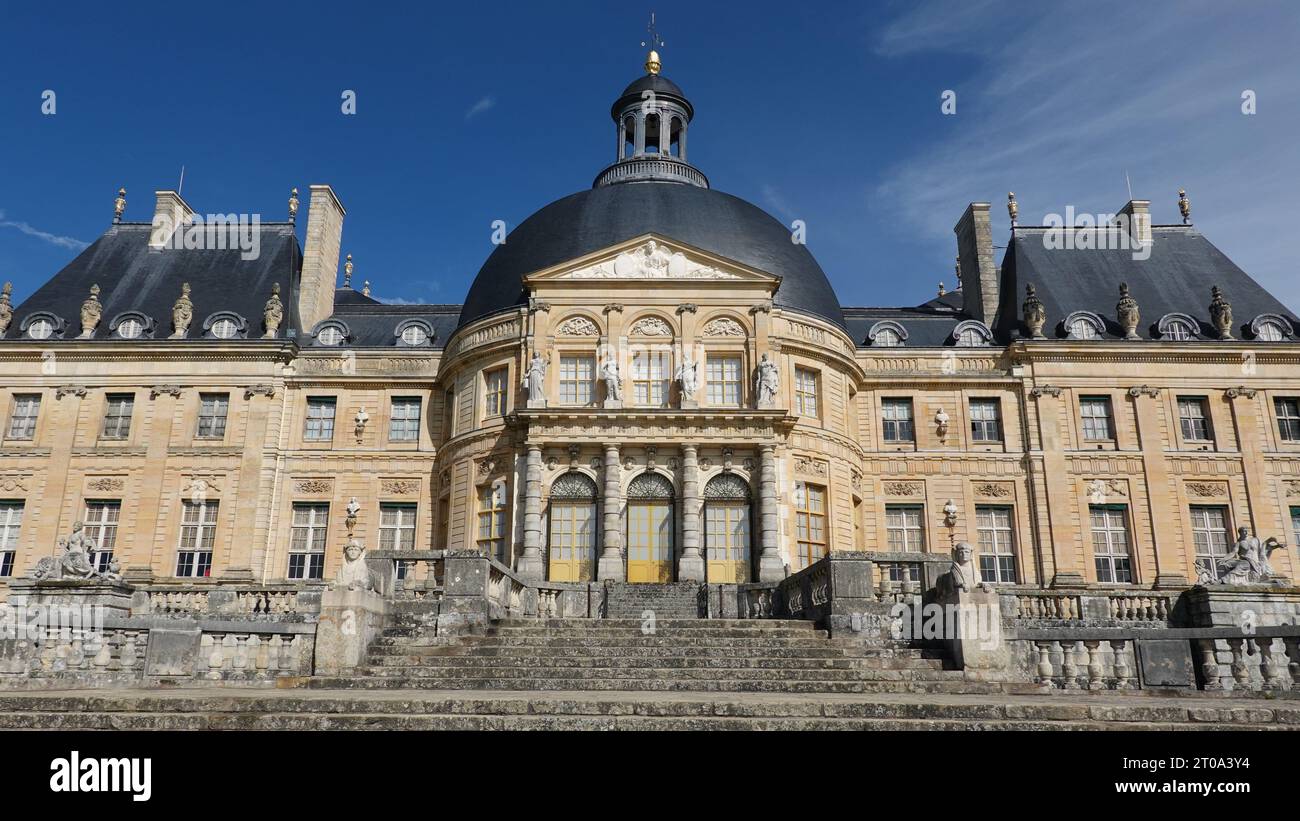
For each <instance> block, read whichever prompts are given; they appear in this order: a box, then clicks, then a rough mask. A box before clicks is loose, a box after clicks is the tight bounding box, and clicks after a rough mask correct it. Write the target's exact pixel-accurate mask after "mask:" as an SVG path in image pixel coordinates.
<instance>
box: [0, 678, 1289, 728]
mask: <svg viewBox="0 0 1300 821" xmlns="http://www.w3.org/2000/svg"><path fill="white" fill-rule="evenodd" d="M465 722H468V723H465ZM1189 728H1198V729H1215V728H1222V729H1283V728H1289V729H1297V728H1300V703H1290V704H1273V703H1269V702H1243V701H1241V700H1233V699H1231V698H1228V697H1215V698H1211V697H1203V696H1197V697H1194V698H1190V697H1189V698H1179V699H1168V698H1149V699H1142V700H1141V701H1138V702H1135V701H1134V700H1133V696H1132V694H1110V695H1104V694H1092V695H1067V694H1063V693H1056V694H1052V695H1007V694H997V695H993V696H988V695H982V694H977V695H966V696H963V695H948V696H940V697H937V698H928V697H926V696H921V695H915V694H874V695H868V696H854V695H821V696H817V695H813V696H807V695H802V696H794V697H789V696H774V695H763V694H750V693H730V694H726V693H724V694H709V695H696V694H693V693H674V694H664V693H644V692H637V693H619V694H606V693H551V692H544V693H519V692H509V691H503V692H497V693H475V692H469V691H458V692H430V691H421V690H411V691H399V692H384V691H382V690H376V691H363V690H355V689H349V690H338V691H333V690H316V689H313V690H274V691H242V692H241V691H231V690H228V689H227V690H220V691H218V690H215V689H208V688H202V689H200V688H195V689H188V688H182V689H176V690H169V691H166V692H157V691H154V692H143V691H139V690H133V691H118V692H114V693H84V692H83V693H64V692H23V693H0V729H142V730H166V729H266V730H270V729H285V730H289V729H748V730H756V729H792V730H793V729H817V730H822V729H825V730H832V729H853V730H864V729H1019V730H1051V729H1126V730H1127V729H1146V730H1151V729H1189Z"/></svg>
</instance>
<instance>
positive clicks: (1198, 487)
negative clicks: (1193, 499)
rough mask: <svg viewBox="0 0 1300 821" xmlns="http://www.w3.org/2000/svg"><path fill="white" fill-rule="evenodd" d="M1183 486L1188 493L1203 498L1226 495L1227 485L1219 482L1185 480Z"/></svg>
mask: <svg viewBox="0 0 1300 821" xmlns="http://www.w3.org/2000/svg"><path fill="white" fill-rule="evenodd" d="M1183 487H1185V488H1187V492H1188V494H1190V495H1192V496H1199V497H1201V498H1205V499H1212V498H1219V497H1224V496H1227V495H1228V486H1227V485H1225V484H1223V483H1221V482H1185V483H1184V484H1183Z"/></svg>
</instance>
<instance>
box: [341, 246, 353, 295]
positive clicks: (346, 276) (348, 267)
mask: <svg viewBox="0 0 1300 821" xmlns="http://www.w3.org/2000/svg"><path fill="white" fill-rule="evenodd" d="M343 287H344V288H351V287H352V255H351V254H348V261H347V262H345V263H343Z"/></svg>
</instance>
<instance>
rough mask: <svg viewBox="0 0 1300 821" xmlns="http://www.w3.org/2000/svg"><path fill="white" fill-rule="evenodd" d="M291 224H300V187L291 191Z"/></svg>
mask: <svg viewBox="0 0 1300 821" xmlns="http://www.w3.org/2000/svg"><path fill="white" fill-rule="evenodd" d="M289 224H290V225H297V224H298V189H297V188H295V189H293V190H292V191H290V192H289Z"/></svg>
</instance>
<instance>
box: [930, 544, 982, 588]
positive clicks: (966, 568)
mask: <svg viewBox="0 0 1300 821" xmlns="http://www.w3.org/2000/svg"><path fill="white" fill-rule="evenodd" d="M935 586H936V587H937V588H938V593H939V596H940V597H941V598H943V597H948V596H955V595H957V594H958V593H970V592H971V591H973V590H975V589H977V588H978V589H980V590H983V591H984V592H986V593H987V592H988V591H989V590H990V589H991V588H990V587H989V585H988V584H986V583H985V582H984V581H983V580H982V579H981V578H980V571H979V567H978V566H976V564H975V548H973V547H971V545H970V543H969V542H957V544H956V545H954V546H953V548H952V564H950V565H948V572H947V573H945V574H943V575H942V576H940V577H939V580H938V582H937V583H936V585H935Z"/></svg>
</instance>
